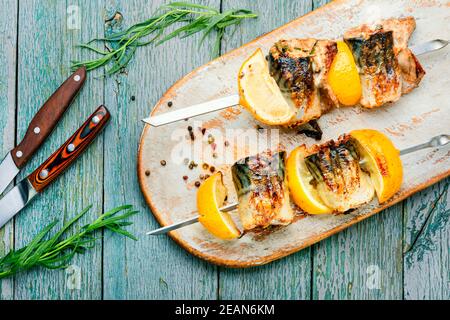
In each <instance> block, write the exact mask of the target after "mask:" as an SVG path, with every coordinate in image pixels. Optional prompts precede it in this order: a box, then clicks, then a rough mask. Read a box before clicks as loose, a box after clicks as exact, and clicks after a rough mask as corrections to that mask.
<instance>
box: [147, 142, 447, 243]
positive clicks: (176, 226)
mask: <svg viewBox="0 0 450 320" xmlns="http://www.w3.org/2000/svg"><path fill="white" fill-rule="evenodd" d="M449 142H450V135H448V134H442V135H439V136H436V137H433V138H432V139H431V140H430V141H428V142H426V143H422V144H419V145H416V146H413V147H410V148H406V149H403V150H401V151H400V155H402V156H403V155H406V154H409V153H413V152H416V151H419V150H423V149H427V148H439V147H442V146H445V145H446V144H448V143H449ZM237 207H238V203H232V204H229V205H227V206H225V207H222V208H221V209H220V211H222V212H230V211H233V210H235V209H237ZM198 218H199V217H198V216H196V217H193V218H189V219H186V220H183V221H180V222H177V223H174V224H172V225H170V226H167V227H163V228H159V229H156V230H153V231H150V232H147V235H149V236H156V235H160V234H165V233H167V232H170V231H173V230H176V229H180V228H183V227H186V226H189V225H191V224H194V223H197V222H198Z"/></svg>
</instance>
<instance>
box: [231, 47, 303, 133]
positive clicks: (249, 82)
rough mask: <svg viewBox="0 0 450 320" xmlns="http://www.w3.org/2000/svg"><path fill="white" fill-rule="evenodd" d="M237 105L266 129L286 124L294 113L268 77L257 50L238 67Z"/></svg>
mask: <svg viewBox="0 0 450 320" xmlns="http://www.w3.org/2000/svg"><path fill="white" fill-rule="evenodd" d="M238 87H239V96H240V105H242V106H243V107H245V108H246V109H247V110H248V111H249V112H251V113H252V114H253V116H254V117H255V118H256V119H257V120H259V121H261V122H263V123H265V124H269V125H282V124H286V123H288V122H290V121H291V120H292V119H293V118H294V116H295V113H296V110H295V108H294V106H293V105H289V103H288V102H287V101H286V99H285V98H284V97H283V94H282V93H281V91H280V88H279V87H278V84H277V83H276V81H275V79H273V78H272V77H271V76H270V73H269V66H268V64H267V61H266V59H265V58H264V54H263V52H262V51H261V49H258V50H256V52H255V53H253V55H252V56H250V58H248V59H247V60H246V61H245V62H244V63H243V64H242V66H241V69H240V70H239V76H238Z"/></svg>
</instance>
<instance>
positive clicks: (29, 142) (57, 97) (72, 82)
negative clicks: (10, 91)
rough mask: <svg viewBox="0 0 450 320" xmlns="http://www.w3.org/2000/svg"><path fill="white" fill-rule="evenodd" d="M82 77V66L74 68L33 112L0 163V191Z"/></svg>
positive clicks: (57, 116)
mask: <svg viewBox="0 0 450 320" xmlns="http://www.w3.org/2000/svg"><path fill="white" fill-rule="evenodd" d="M85 80H86V68H84V67H83V68H80V69H78V70H77V71H75V72H74V73H73V74H72V75H71V76H70V77H69V78H68V79H67V80H66V81H65V82H64V83H63V84H62V85H61V86H60V87H59V88H58V90H56V91H55V93H53V95H52V96H51V97H50V98H49V99H48V100H47V102H45V103H44V105H43V106H42V107H41V108H40V109H39V111H38V112H37V113H36V115H35V116H34V118H33V120H31V122H30V125H29V126H28V129H27V132H26V133H25V137H24V138H23V140H22V142H20V143H19V144H18V145H17V146H16V147H15V148H14V149H13V150H11V151H10V152H9V153H8V154H7V155H6V157H5V158H4V160H3V161H2V163H1V164H0V194H2V193H3V191H5V189H6V187H8V185H9V184H10V183H11V181H13V180H14V178H15V177H16V175H17V174H18V173H19V172H20V170H21V169H22V168H23V167H24V166H25V164H26V163H27V162H28V161H29V160H30V159H31V157H32V156H33V154H34V153H35V152H36V151H37V150H38V149H39V147H40V146H41V145H42V144H43V143H44V141H45V140H46V139H47V137H48V136H49V135H50V133H51V132H52V131H53V129H54V128H55V126H56V125H57V124H58V122H59V120H60V119H61V118H62V116H63V114H64V113H65V111H66V110H67V109H68V108H69V106H70V105H71V103H72V101H73V100H74V98H75V97H76V95H77V94H78V92H79V91H80V89H81V88H82V87H83V84H84V82H85Z"/></svg>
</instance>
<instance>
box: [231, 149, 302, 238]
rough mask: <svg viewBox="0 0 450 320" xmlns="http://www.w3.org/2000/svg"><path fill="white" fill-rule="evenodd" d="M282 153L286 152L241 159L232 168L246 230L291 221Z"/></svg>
mask: <svg viewBox="0 0 450 320" xmlns="http://www.w3.org/2000/svg"><path fill="white" fill-rule="evenodd" d="M285 156H286V153H285V152H279V153H275V154H273V155H272V154H271V153H262V154H258V155H256V156H252V157H247V158H245V159H242V160H240V161H238V162H236V163H235V164H234V165H233V167H232V168H231V171H232V175H233V182H234V186H235V188H236V191H237V195H238V200H239V208H238V212H239V215H240V217H241V221H242V224H243V227H244V229H245V230H252V229H255V228H266V227H268V226H270V225H287V224H289V223H291V222H292V220H293V218H294V214H293V211H292V208H291V206H290V200H289V190H288V186H287V178H286V174H285Z"/></svg>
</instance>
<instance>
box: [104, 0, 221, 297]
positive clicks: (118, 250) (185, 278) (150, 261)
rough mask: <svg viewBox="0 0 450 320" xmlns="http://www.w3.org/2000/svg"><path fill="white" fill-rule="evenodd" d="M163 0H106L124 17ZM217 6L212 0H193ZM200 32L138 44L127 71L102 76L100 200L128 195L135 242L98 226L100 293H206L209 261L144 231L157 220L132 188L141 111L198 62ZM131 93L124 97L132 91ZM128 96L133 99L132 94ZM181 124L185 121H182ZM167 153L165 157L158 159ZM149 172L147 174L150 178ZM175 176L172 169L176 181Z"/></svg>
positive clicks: (212, 276) (213, 286) (202, 51)
mask: <svg viewBox="0 0 450 320" xmlns="http://www.w3.org/2000/svg"><path fill="white" fill-rule="evenodd" d="M163 3H166V1H162V0H160V1H152V2H149V1H145V0H133V1H113V0H110V1H107V12H108V15H109V16H113V15H114V12H116V11H119V12H120V13H121V14H122V15H123V17H124V25H125V26H129V25H131V24H132V23H136V22H139V21H142V20H145V19H147V18H148V17H150V15H151V14H152V13H153V12H154V11H155V9H156V8H157V7H158V6H159V5H161V4H163ZM198 3H202V4H208V5H214V6H215V7H217V8H219V5H220V3H219V1H218V0H208V1H201V2H200V1H198ZM200 37H201V35H197V36H195V37H190V38H188V39H185V40H180V39H172V40H171V41H169V42H167V43H165V44H164V45H162V46H160V47H157V48H153V47H145V48H143V49H142V50H138V51H137V54H136V57H135V59H134V60H133V61H132V62H131V64H130V65H129V70H128V71H129V72H127V73H126V74H121V75H118V76H114V77H112V78H109V79H107V80H106V87H105V90H106V98H105V100H106V105H107V106H108V107H109V108H110V110H111V112H112V115H113V118H112V122H113V123H112V125H111V126H110V128H108V129H107V131H106V140H105V141H106V142H107V143H106V144H105V189H104V190H105V207H107V208H110V207H114V206H116V205H119V204H123V203H131V204H133V205H135V207H136V208H137V209H138V210H139V211H140V214H139V215H137V216H136V217H134V219H133V221H134V225H133V226H132V227H131V228H130V230H131V231H132V232H133V233H134V234H136V235H138V236H139V238H140V240H139V241H138V242H133V241H129V240H124V239H123V238H122V237H118V236H115V235H113V236H111V234H110V233H109V232H106V234H105V236H106V237H105V243H104V264H103V267H104V298H105V299H177V298H178V299H214V298H215V297H216V294H217V273H216V268H215V267H214V266H212V265H210V264H208V263H206V262H203V261H200V260H198V259H197V258H195V257H193V256H192V255H190V254H188V253H187V252H186V251H184V250H183V249H181V248H180V247H178V246H177V245H176V244H175V243H174V242H173V241H172V240H171V239H170V238H169V237H152V238H149V237H146V236H145V231H148V230H151V229H153V228H156V227H158V223H157V222H156V221H155V219H154V217H153V216H152V213H151V212H150V210H149V208H148V206H147V205H146V204H145V202H144V199H143V197H142V195H141V191H140V190H139V184H138V180H137V174H136V154H137V147H138V141H139V136H140V134H141V132H142V125H141V124H140V121H139V120H140V119H142V118H144V117H146V116H148V115H149V113H150V111H151V109H152V106H153V105H154V104H155V103H156V102H157V101H158V99H159V98H160V96H161V95H162V94H163V93H164V92H165V91H166V90H167V89H168V88H169V87H170V86H171V85H172V84H173V83H174V82H175V81H176V80H177V79H179V78H180V77H182V76H183V75H184V74H186V73H188V72H189V71H191V70H192V69H193V68H195V67H197V66H200V65H202V64H204V63H206V62H207V61H208V60H209V58H210V54H209V51H210V50H209V48H210V47H211V46H212V44H213V41H212V39H211V40H207V41H205V43H204V45H203V46H202V47H201V48H198V40H199V38H200ZM133 96H134V97H135V99H132V97H133ZM133 100H134V101H133ZM186 126H187V125H186ZM165 160H166V161H170V159H165ZM151 178H152V177H151V175H150V177H149V179H151ZM181 182H182V180H181V177H180V183H181Z"/></svg>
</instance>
